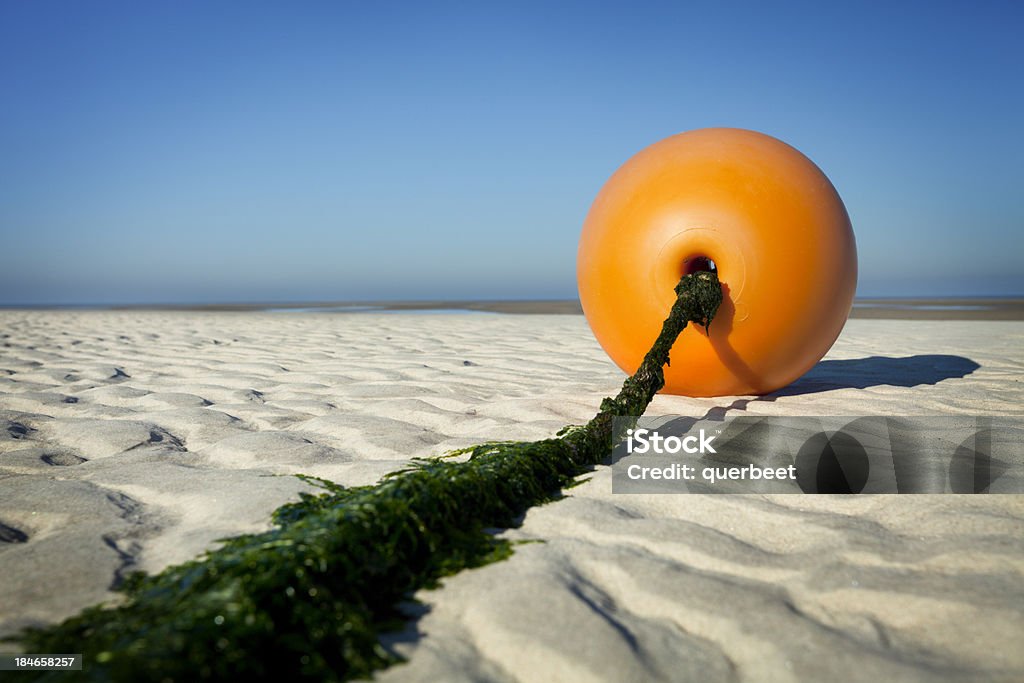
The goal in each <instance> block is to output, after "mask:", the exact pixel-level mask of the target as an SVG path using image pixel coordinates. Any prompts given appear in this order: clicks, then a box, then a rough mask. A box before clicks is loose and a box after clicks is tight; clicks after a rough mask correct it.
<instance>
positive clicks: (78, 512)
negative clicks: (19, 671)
mask: <svg viewBox="0 0 1024 683" xmlns="http://www.w3.org/2000/svg"><path fill="white" fill-rule="evenodd" d="M902 305H904V304H903V303H901V302H896V303H895V304H892V303H888V304H887V303H886V302H882V304H880V305H876V306H874V307H871V306H867V307H862V309H861V316H860V317H855V319H852V320H850V321H848V323H847V326H846V328H845V329H844V331H843V333H842V335H841V336H840V338H839V340H838V341H837V342H836V344H835V346H834V347H833V348H832V350H831V351H830V352H829V354H828V355H827V356H826V358H825V360H823V361H822V362H821V363H819V365H818V366H817V367H815V368H814V369H813V370H811V372H809V373H808V374H807V375H805V376H804V377H803V378H801V379H800V380H798V381H797V382H796V383H795V384H793V385H791V386H790V387H787V388H785V389H783V390H781V391H779V392H776V393H775V394H772V395H768V396H764V397H724V398H715V399H693V398H684V397H678V396H658V397H656V398H655V400H654V402H653V404H652V405H651V407H650V408H649V409H648V411H647V414H648V415H686V416H693V417H702V416H708V415H720V416H731V415H786V416H802V415H939V416H941V415H978V416H981V415H991V416H1019V415H1020V412H1021V409H1020V406H1021V405H1022V403H1024V387H1022V385H1021V377H1022V375H1024V322H1021V321H1020V320H1013V319H1009V320H1005V319H1004V320H992V319H986V318H991V317H1000V315H994V316H993V315H988V316H986V315H984V311H980V310H978V309H966V310H962V309H959V308H957V307H958V306H961V304H958V303H955V302H953V303H943V304H936V305H939V306H945V307H946V308H942V309H934V308H932V309H925V310H926V311H928V312H927V313H926V314H924V315H912V313H913V312H908V311H907V310H906V309H901V308H900V307H899V306H902ZM993 305H995V304H993ZM440 307H441V308H446V309H447V308H451V309H466V308H467V307H465V306H440ZM950 307H952V308H950ZM478 308H479V307H478ZM482 308H483V310H493V309H488V308H486V307H482ZM513 308H515V307H513ZM868 309H870V310H871V311H876V312H877V311H883V313H878V314H877V315H863V313H864V311H866V310H868ZM531 310H534V309H531V308H530V307H529V306H520V307H519V308H518V309H517V310H515V311H509V310H506V311H505V313H507V312H519V313H522V314H520V315H508V314H505V313H498V312H480V311H476V312H473V311H466V310H463V311H462V312H458V310H456V311H453V312H445V313H430V312H417V311H414V310H413V311H409V310H400V311H399V312H393V311H392V312H386V311H385V312H382V311H376V310H370V311H362V312H352V313H326V312H321V313H318V312H310V311H296V312H285V311H282V312H265V311H259V310H236V311H225V310H204V311H195V310H106V311H103V310H81V311H74V310H52V311H41V310H4V311H0V491H2V493H0V575H2V576H3V577H4V580H3V581H2V582H0V636H4V635H11V634H13V633H15V632H17V631H18V630H19V629H21V628H23V627H26V626H32V625H40V624H47V623H53V622H55V621H59V620H61V619H63V618H66V617H68V616H71V615H73V614H75V613H77V612H78V611H79V610H81V609H83V608H85V607H89V606H91V605H95V604H98V603H101V602H109V603H111V604H114V603H116V601H117V600H118V598H119V596H118V594H117V593H116V592H112V590H111V589H112V588H113V587H115V586H116V585H118V583H119V582H120V581H121V580H122V578H123V577H124V576H126V575H127V574H128V573H130V572H132V571H136V570H143V571H146V572H157V571H160V570H161V569H163V568H165V567H167V566H169V565H171V564H175V563H180V562H183V561H186V560H189V559H192V558H194V557H196V556H197V555H199V554H200V553H202V552H203V551H204V550H207V549H209V548H212V547H215V546H216V544H217V541H218V539H222V538H225V537H229V536H234V535H238V534H242V533H250V532H256V531H261V530H264V529H267V528H269V525H270V514H271V512H272V511H273V510H274V509H276V508H277V507H279V506H280V505H282V504H284V503H287V502H289V501H293V500H295V499H296V498H297V496H298V495H299V493H300V492H302V491H307V492H315V491H316V488H315V487H314V486H313V485H312V484H310V483H308V482H307V481H304V480H302V479H299V478H297V477H295V476H293V475H297V474H304V475H310V476H314V477H321V478H324V479H328V480H331V481H334V482H337V483H340V484H342V485H345V486H355V485H364V484H372V483H374V482H376V481H377V480H379V479H380V477H381V476H383V475H384V474H386V473H388V472H392V471H395V470H397V469H401V468H402V467H403V466H405V465H407V464H408V463H409V461H410V459H411V458H414V457H427V456H431V455H441V454H443V453H445V452H447V451H449V450H452V449H456V448H462V447H465V446H470V445H473V444H477V443H482V442H485V441H495V440H503V439H515V440H532V439H541V438H545V437H549V436H551V435H553V434H554V433H555V432H556V431H558V430H559V429H560V428H562V427H563V426H565V425H567V424H580V423H583V422H585V421H586V420H588V419H590V418H591V417H592V416H593V415H594V413H595V412H596V411H597V408H598V406H599V404H600V402H601V399H602V398H603V397H605V396H608V395H613V394H614V393H615V392H617V390H618V388H619V386H620V385H621V383H622V380H623V378H624V375H623V373H622V372H621V371H620V370H619V369H618V368H617V367H616V366H615V365H614V364H612V363H611V361H609V360H608V358H607V356H606V355H605V354H604V352H603V351H602V350H601V348H600V347H599V346H598V344H597V343H596V341H595V340H594V338H593V336H592V335H591V333H590V331H589V329H588V328H587V324H586V321H585V319H584V318H583V317H582V316H579V315H572V314H566V313H571V309H569V308H560V307H554V306H553V307H552V308H551V310H550V311H548V313H549V314H547V315H540V314H537V313H533V312H529V311H531ZM1000 310H1001V311H1002V310H1003V309H1000ZM1015 310H1016V309H1015ZM855 313H856V311H855ZM1001 315H1002V314H1001ZM900 317H902V318H908V317H914V318H916V319H913V320H911V319H899V318H900ZM935 317H942V318H950V317H954V318H956V317H960V318H962V319H959V320H948V319H941V320H940V319H929V318H935ZM1003 317H1010V318H1012V317H1013V315H1011V314H1009V313H1007V314H1005V315H1003ZM502 534H503V536H504V537H505V538H508V539H510V540H512V541H514V542H520V541H522V542H523V543H517V544H516V545H515V552H514V554H513V555H512V557H511V558H509V559H507V560H505V561H501V562H497V563H494V564H490V565H487V566H484V567H481V568H478V569H472V570H468V571H464V572H462V573H459V574H457V575H455V576H451V577H448V578H446V579H445V580H444V582H443V585H442V586H441V587H440V588H438V589H436V590H424V591H420V592H418V593H417V595H416V596H415V597H416V599H417V600H418V601H419V602H420V604H419V605H411V606H410V607H409V611H410V613H411V614H415V615H417V616H418V618H417V619H415V620H413V621H411V622H410V623H409V626H408V627H407V628H406V629H405V630H404V631H402V632H399V633H396V634H392V635H389V636H388V637H387V638H386V643H387V645H388V646H389V647H391V648H393V650H394V651H396V652H398V653H400V654H401V655H403V656H405V657H407V658H408V662H407V663H405V664H401V665H398V666H394V667H392V668H390V669H387V670H385V671H383V672H381V673H380V674H379V675H378V678H379V679H380V680H384V681H432V680H448V681H460V680H465V681H470V680H493V681H538V680H541V681H627V680H666V681H668V680H673V681H676V680H694V681H733V680H744V681H746V680H749V681H805V680H854V681H857V680H864V681H869V680H870V681H878V680H900V681H904V680H905V681H918V680H921V681H924V680H928V681H934V680H950V681H964V680H977V681H1015V680H1022V679H1024V652H1022V651H1021V649H1020V648H1019V643H1020V642H1021V641H1022V639H1024V588H1022V585H1024V583H1022V581H1021V578H1022V574H1024V499H1022V497H1021V496H1016V495H979V496H966V495H919V496H849V497H843V496H797V495H761V494H748V495H717V496H700V495H697V496H692V495H637V494H629V495H626V494H613V493H612V492H611V470H610V468H609V467H607V466H599V467H598V468H596V470H595V471H594V473H593V474H592V476H591V477H590V480H589V481H587V482H586V483H583V484H581V485H579V486H576V487H574V488H572V489H570V490H568V491H567V492H566V497H565V498H563V499H561V500H558V501H556V502H553V503H549V504H547V505H543V506H540V507H536V508H533V509H531V510H530V511H529V512H528V513H527V514H526V516H525V518H524V520H523V523H522V525H521V526H519V527H517V528H515V529H510V530H506V531H504V532H502ZM0 647H4V648H6V649H16V646H13V645H6V646H0Z"/></svg>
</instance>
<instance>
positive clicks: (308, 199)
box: [0, 0, 1024, 304]
mask: <svg viewBox="0 0 1024 683" xmlns="http://www.w3.org/2000/svg"><path fill="white" fill-rule="evenodd" d="M769 4H771V3H761V2H753V3H719V2H707V3H684V2H675V3H664V4H661V3H653V4H642V3H641V4H636V3H629V4H626V3H620V4H607V3H590V2H588V3H529V2H526V3H523V2H515V3H511V2H509V3H498V2H494V3H492V2H476V3H472V2H467V3H459V4H448V3H412V2H409V3H392V2H379V3H366V2H359V3H346V2H297V3H286V2H277V3H260V2H194V3H192V2H151V3H149V2H147V3H139V2H124V3H114V2H102V1H97V2H46V1H33V2H18V1H15V0H0V86H2V90H0V92H2V93H3V94H2V97H0V101H2V106H0V237H2V239H3V244H4V246H5V248H6V258H5V259H4V265H3V268H2V269H0V303H17V304H32V303H129V302H137V303H141V302H209V301H267V300H269V301H289V300H335V299H380V298H385V299H387V298H421V299H422V298H435V297H439V298H446V297H447V298H568V297H572V296H575V292H576V289H575V255H576V243H577V239H578V237H579V231H580V227H581V224H582V221H583V218H584V216H585V215H586V212H587V209H588V208H589V206H590V203H591V201H592V200H593V198H594V196H595V194H596V193H597V191H598V190H599V189H600V187H601V185H602V184H603V183H604V182H605V180H606V179H607V178H608V177H609V175H610V174H611V173H612V172H613V171H614V170H615V169H616V168H617V167H618V166H619V165H620V164H621V163H623V162H624V161H625V160H626V159H628V158H629V157H630V156H631V155H632V154H634V153H635V152H637V151H639V150H640V149H641V148H643V147H645V146H646V145H648V144H651V143H652V142H655V141H657V140H659V139H661V138H663V137H666V136H668V135H671V134H674V133H677V132H680V131H683V130H688V129H692V128H701V127H706V126H736V127H742V128H752V129H755V130H760V131H763V132H766V133H769V134H771V135H774V136H776V137H779V138H781V139H783V140H785V141H787V142H789V143H790V144H792V145H794V146H795V147H797V148H798V149H800V150H801V151H803V152H804V153H805V154H807V155H808V156H809V157H811V159H813V160H814V161H815V162H816V163H817V164H818V165H819V166H820V167H821V168H822V169H823V170H824V171H825V172H826V173H827V174H828V175H829V177H830V178H831V179H832V181H833V183H834V184H835V185H836V187H837V189H838V190H839V192H840V194H841V195H842V197H843V199H844V200H845V202H846V205H847V208H848V210H849V212H850V215H851V218H852V220H853V223H854V230H855V232H856V234H857V240H858V246H859V256H860V288H859V294H860V295H862V296H875V295H951V294H960V295H984V294H999V295H1015V294H1016V295H1020V294H1024V236H1022V235H1024V231H1022V227H1024V201H1022V200H1021V197H1022V196H1024V195H1022V194H1021V190H1020V183H1021V180H1020V179H1021V176H1022V168H1024V131H1022V123H1024V87H1022V80H1021V78H1022V74H1024V49H1022V47H1021V45H1022V42H1021V41H1020V38H1019V30H1020V27H1021V26H1022V25H1024V5H1022V4H1021V3H1019V2H1007V3H996V2H977V3H969V2H954V3H942V2H922V3H907V2H895V3H891V4H890V3H872V2H863V3H851V4H836V3H822V2H807V3H791V4H785V5H781V6H779V7H767V6H766V5H769Z"/></svg>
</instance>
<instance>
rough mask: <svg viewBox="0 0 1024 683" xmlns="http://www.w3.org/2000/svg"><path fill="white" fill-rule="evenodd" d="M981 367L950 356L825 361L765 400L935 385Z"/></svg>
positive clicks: (967, 359) (934, 355) (883, 357)
mask: <svg viewBox="0 0 1024 683" xmlns="http://www.w3.org/2000/svg"><path fill="white" fill-rule="evenodd" d="M980 367H981V366H980V365H979V364H978V363H976V362H975V361H973V360H971V359H970V358H965V357H964V356H953V355H948V354H921V355H917V356H903V357H889V356H869V357H867V358H850V359H845V360H823V361H820V362H819V363H818V364H817V365H815V366H814V367H813V368H811V369H810V370H809V371H808V372H807V373H806V374H805V375H804V376H802V377H801V378H800V379H798V380H796V381H795V382H793V383H792V384H790V385H789V386H786V387H783V388H782V389H779V390H777V391H773V392H771V393H769V394H765V395H764V396H763V397H762V398H768V397H782V396H802V395H805V394H816V393H819V392H822V391H833V390H836V389H868V388H870V387H880V386H890V387H906V388H910V387H917V386H922V385H926V384H930V385H934V384H938V383H939V382H942V381H945V380H947V379H961V378H963V377H966V376H967V375H969V374H971V373H972V372H974V371H975V370H977V369H978V368H980Z"/></svg>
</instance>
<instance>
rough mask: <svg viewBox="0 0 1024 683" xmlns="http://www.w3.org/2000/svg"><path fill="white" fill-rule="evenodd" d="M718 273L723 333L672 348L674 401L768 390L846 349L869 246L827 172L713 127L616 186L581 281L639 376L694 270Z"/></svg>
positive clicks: (589, 239) (630, 164)
mask: <svg viewBox="0 0 1024 683" xmlns="http://www.w3.org/2000/svg"><path fill="white" fill-rule="evenodd" d="M699 270H715V271H716V272H717V274H718V277H719V280H720V281H721V282H722V290H723V301H722V305H721V307H720V308H719V310H718V313H717V315H716V316H715V318H714V321H713V322H712V323H711V325H710V329H709V330H705V329H703V328H701V327H698V326H695V325H691V326H690V327H689V328H687V329H686V330H684V331H683V333H682V334H681V335H680V336H679V339H678V340H677V341H676V344H675V346H674V347H673V348H672V352H671V355H670V361H671V365H670V366H669V367H667V368H665V388H664V389H663V391H664V392H667V393H672V394H682V395H687V396H725V395H744V394H765V393H769V392H771V391H775V390H776V389H779V388H781V387H784V386H786V385H787V384H789V383H791V382H792V381H794V380H795V379H797V378H798V377H800V376H801V375H802V374H804V373H805V372H807V371H808V370H809V369H810V368H811V367H812V366H814V364H815V363H817V362H818V361H819V360H820V359H821V357H822V356H824V355H825V353H826V352H827V351H828V349H829V348H830V347H831V346H832V344H833V343H834V342H835V340H836V337H838V336H839V332H840V331H841V330H842V328H843V324H844V323H845V322H846V318H847V316H848V315H849V312H850V307H851V306H852V304H853V295H854V290H855V288H856V284H857V250H856V244H855V242H854V237H853V229H852V228H851V226H850V219H849V216H848V215H847V213H846V207H844V206H843V202H842V200H841V199H840V198H839V194H838V193H837V192H836V190H835V188H834V187H833V186H832V183H831V182H829V180H828V178H827V177H825V174H824V173H822V171H821V169H819V168H818V167H817V166H815V165H814V163H813V162H812V161H811V160H810V159H808V158H807V157H805V156H804V155H803V154H801V153H800V152H799V151H797V150H796V149H794V148H793V147H790V146H789V145H787V144H786V143H784V142H782V141H780V140H777V139H775V138H773V137H770V136H768V135H764V134H762V133H756V132H754V131H749V130H740V129H735V128H707V129H702V130H694V131H689V132H686V133H680V134H679V135H674V136H672V137H670V138H666V139H664V140H661V141H660V142H657V143H655V144H653V145H651V146H650V147H647V148H646V149H644V150H642V151H641V152H640V153H638V154H637V155H636V156H634V157H633V158H631V159H630V160H629V161H627V162H626V163H625V164H623V166H622V167H621V168H619V170H617V171H616V172H615V174H614V175H613V176H612V177H611V179H609V180H608V182H607V183H605V185H604V187H603V188H602V189H601V191H600V193H599V194H598V195H597V199H595V200H594V204H593V206H592V207H591V208H590V212H589V213H588V214H587V218H586V221H585V222H584V225H583V234H582V236H581V237H580V246H579V253H578V258H577V283H578V285H579V292H580V300H581V302H582V304H583V311H584V314H585V315H586V318H587V322H588V323H589V324H590V327H591V329H592V330H593V332H594V336H595V337H597V340H598V342H599V343H600V344H601V346H602V347H603V348H604V350H605V351H606V352H607V353H608V355H609V356H610V357H611V358H612V360H613V361H615V363H616V364H617V365H618V366H619V367H620V368H622V369H623V370H624V371H625V372H627V373H629V374H632V373H633V372H635V371H636V369H637V367H639V365H640V362H641V361H642V360H643V357H644V354H645V353H646V352H647V350H648V349H649V348H650V347H651V343H652V342H653V340H654V339H655V338H656V337H657V335H658V331H659V329H660V327H661V323H662V321H663V320H664V318H665V316H666V313H667V311H668V310H669V308H670V307H671V305H672V302H673V301H674V299H675V293H674V291H673V290H674V287H675V285H676V283H677V282H678V281H679V278H680V277H682V276H683V275H684V274H686V273H691V272H696V271H699Z"/></svg>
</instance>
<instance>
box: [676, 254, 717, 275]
mask: <svg viewBox="0 0 1024 683" xmlns="http://www.w3.org/2000/svg"><path fill="white" fill-rule="evenodd" d="M705 271H706V272H709V273H717V272H718V266H716V265H715V262H714V261H713V260H711V259H709V258H708V257H707V256H691V257H690V258H688V259H686V260H685V261H683V275H693V274H694V273H700V272H705Z"/></svg>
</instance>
